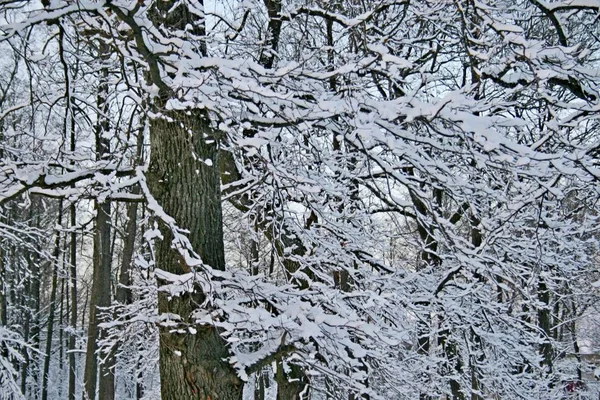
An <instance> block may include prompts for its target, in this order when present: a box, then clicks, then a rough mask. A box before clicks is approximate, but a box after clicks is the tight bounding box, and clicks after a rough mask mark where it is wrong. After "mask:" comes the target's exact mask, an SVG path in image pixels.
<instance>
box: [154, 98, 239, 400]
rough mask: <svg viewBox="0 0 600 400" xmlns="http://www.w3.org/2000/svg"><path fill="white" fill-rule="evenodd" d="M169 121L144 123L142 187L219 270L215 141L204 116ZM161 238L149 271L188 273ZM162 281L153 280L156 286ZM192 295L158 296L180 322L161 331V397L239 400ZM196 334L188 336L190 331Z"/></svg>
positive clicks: (216, 338) (220, 344)
mask: <svg viewBox="0 0 600 400" xmlns="http://www.w3.org/2000/svg"><path fill="white" fill-rule="evenodd" d="M166 117H169V118H171V119H172V121H171V122H169V121H167V120H166V119H154V120H153V121H152V122H151V125H150V141H151V153H150V167H149V173H148V187H149V189H150V192H151V193H152V195H153V196H154V197H155V199H156V200H157V201H158V204H160V205H161V206H162V208H163V209H164V211H165V212H166V213H167V214H169V215H170V216H172V217H174V218H175V220H176V221H177V224H178V226H179V227H181V228H185V229H187V230H189V240H190V243H191V244H192V246H193V248H194V251H195V252H196V253H197V254H198V255H199V256H200V257H201V258H202V260H203V262H204V263H205V264H207V265H209V266H210V267H212V268H214V269H217V270H224V269H225V256H224V246H223V226H222V212H221V191H220V180H219V169H218V160H217V157H218V144H217V143H218V138H217V137H215V134H214V132H212V131H211V130H210V128H209V126H208V122H207V120H206V116H205V114H204V113H203V112H201V111H198V110H195V111H190V112H189V114H188V113H185V112H169V113H168V114H167V115H166ZM161 232H162V234H163V238H164V239H163V240H162V241H160V242H159V243H158V244H157V246H156V253H155V254H156V266H157V268H159V269H162V270H165V271H167V272H170V273H173V274H185V273H187V272H190V269H189V267H188V266H187V265H186V264H185V262H184V261H183V259H182V257H181V255H180V254H179V253H178V252H177V250H174V249H172V248H171V242H172V240H173V234H172V233H171V232H170V230H168V229H167V228H166V227H164V226H161ZM160 283H161V282H159V284H160ZM203 300H204V295H203V293H202V292H201V291H200V289H199V288H197V289H196V292H194V293H186V294H184V295H181V296H178V297H173V298H169V296H167V295H166V294H165V293H161V294H159V299H158V307H159V312H160V313H162V314H166V313H171V314H176V315H179V316H180V317H181V321H180V323H179V328H180V329H179V330H178V331H177V332H175V331H174V329H173V327H161V328H160V375H161V391H162V398H163V399H165V400H186V399H198V400H200V399H202V400H208V399H213V400H216V399H219V400H240V399H241V398H242V382H241V380H240V379H239V378H238V377H237V374H236V372H235V370H234V369H233V368H232V367H231V365H230V364H229V363H227V361H225V359H226V358H227V357H228V356H229V352H228V349H227V346H226V344H225V341H224V340H223V339H222V338H221V337H220V335H219V332H218V330H217V329H215V328H214V327H212V326H206V325H204V326H198V325H196V324H195V322H194V319H193V318H192V313H193V312H194V310H196V309H197V308H198V307H199V305H200V304H202V303H203ZM196 331H197V333H194V332H196Z"/></svg>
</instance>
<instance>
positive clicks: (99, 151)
mask: <svg viewBox="0 0 600 400" xmlns="http://www.w3.org/2000/svg"><path fill="white" fill-rule="evenodd" d="M98 49H99V50H98V56H99V58H100V59H101V60H102V59H104V58H105V56H106V54H108V51H109V47H108V46H107V45H106V44H105V43H104V42H102V41H100V42H99V43H98ZM107 98H108V69H107V68H102V70H101V81H100V85H99V88H98V98H97V100H96V103H97V104H98V109H99V110H102V113H101V114H99V116H98V118H99V119H98V120H99V123H98V125H97V126H96V158H97V159H98V160H101V159H103V158H105V157H107V156H108V155H109V154H110V140H109V139H108V138H107V137H106V135H105V134H106V133H107V132H108V131H109V128H110V126H109V121H108V120H107V119H106V116H107V115H108V111H109V108H108V103H107ZM95 206H96V211H97V215H96V227H95V232H94V273H93V282H92V292H91V295H90V318H89V327H88V343H87V350H86V360H85V371H84V378H83V379H84V385H85V389H84V394H85V395H87V396H88V398H89V399H95V398H96V381H97V380H98V395H99V398H100V399H102V400H112V399H114V375H113V371H112V370H111V366H112V364H113V363H112V362H111V360H110V357H109V359H108V360H106V361H105V362H104V363H103V364H102V365H101V366H100V368H98V355H97V354H96V352H97V350H98V340H99V339H101V332H100V329H99V326H98V324H99V323H100V319H99V313H100V312H101V309H102V308H104V307H108V306H110V304H111V261H112V253H111V231H112V229H111V203H110V201H108V200H107V201H105V202H104V203H99V202H98V201H96V204H95ZM98 369H99V370H100V371H99V374H98Z"/></svg>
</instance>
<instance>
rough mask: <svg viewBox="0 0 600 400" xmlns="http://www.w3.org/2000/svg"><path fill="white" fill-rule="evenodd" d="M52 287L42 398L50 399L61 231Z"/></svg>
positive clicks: (56, 243)
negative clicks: (51, 359) (49, 379)
mask: <svg viewBox="0 0 600 400" xmlns="http://www.w3.org/2000/svg"><path fill="white" fill-rule="evenodd" d="M62 212H63V210H62V201H61V202H60V204H59V209H58V226H60V225H61V224H62ZM52 257H53V267H52V287H51V289H50V310H49V311H48V327H47V333H46V353H45V356H44V372H43V376H42V400H47V399H48V374H49V372H50V356H51V355H52V335H53V334H54V313H55V311H56V287H57V285H58V259H59V257H60V232H59V231H57V232H56V239H55V242H54V253H53V254H52Z"/></svg>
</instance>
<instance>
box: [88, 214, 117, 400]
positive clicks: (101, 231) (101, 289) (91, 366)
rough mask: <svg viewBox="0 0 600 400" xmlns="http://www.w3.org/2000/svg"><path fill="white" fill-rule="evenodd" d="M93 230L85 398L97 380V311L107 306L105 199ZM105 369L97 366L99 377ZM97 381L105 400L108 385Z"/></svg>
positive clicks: (108, 256)
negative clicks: (94, 231) (92, 269)
mask: <svg viewBox="0 0 600 400" xmlns="http://www.w3.org/2000/svg"><path fill="white" fill-rule="evenodd" d="M97 212H98V215H97V216H96V233H95V235H94V275H93V282H92V293H91V295H90V317H89V321H88V324H89V327H88V343H87V351H86V361H85V372H84V383H85V395H87V397H88V398H89V399H95V393H96V381H97V380H98V356H97V354H96V352H97V350H98V340H99V339H100V331H99V326H98V324H99V323H100V321H99V313H100V312H101V308H102V307H108V306H110V265H111V254H110V236H111V235H110V232H111V227H110V213H111V204H110V202H105V203H103V204H98V205H97ZM107 372H109V371H105V368H103V367H101V368H100V375H101V377H105V376H106V375H105V374H106V373H107ZM106 386H107V385H105V384H100V385H99V389H100V392H101V393H99V395H100V399H102V400H105V399H108V397H106V396H110V391H111V390H110V389H111V388H110V387H106Z"/></svg>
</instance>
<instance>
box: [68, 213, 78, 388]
mask: <svg viewBox="0 0 600 400" xmlns="http://www.w3.org/2000/svg"><path fill="white" fill-rule="evenodd" d="M70 214H71V215H70V226H71V243H70V244H69V264H70V267H69V271H70V277H69V278H70V283H71V285H70V290H71V296H70V297H71V310H70V311H71V315H70V325H71V330H72V332H71V335H70V336H69V394H68V399H69V400H75V372H76V368H77V365H76V363H75V361H76V360H75V344H76V336H75V331H76V329H77V266H76V264H77V233H76V232H75V226H76V224H77V222H76V219H77V215H76V209H75V204H71V208H70Z"/></svg>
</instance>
